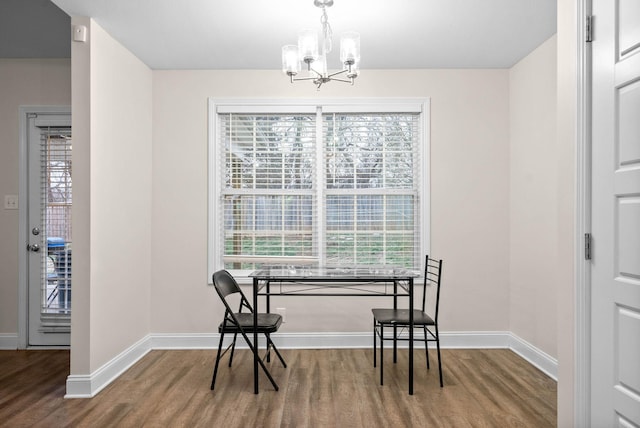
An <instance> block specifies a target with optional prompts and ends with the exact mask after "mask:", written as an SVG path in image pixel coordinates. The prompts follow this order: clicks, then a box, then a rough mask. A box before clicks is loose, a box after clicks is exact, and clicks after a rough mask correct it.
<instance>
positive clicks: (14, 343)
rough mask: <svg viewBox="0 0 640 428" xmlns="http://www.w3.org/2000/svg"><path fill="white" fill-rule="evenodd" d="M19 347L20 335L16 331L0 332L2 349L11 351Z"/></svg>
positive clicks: (0, 348) (0, 347) (0, 346)
mask: <svg viewBox="0 0 640 428" xmlns="http://www.w3.org/2000/svg"><path fill="white" fill-rule="evenodd" d="M16 349H18V335H17V334H14V333H0V350H3V351H10V350H14V351H15V350H16Z"/></svg>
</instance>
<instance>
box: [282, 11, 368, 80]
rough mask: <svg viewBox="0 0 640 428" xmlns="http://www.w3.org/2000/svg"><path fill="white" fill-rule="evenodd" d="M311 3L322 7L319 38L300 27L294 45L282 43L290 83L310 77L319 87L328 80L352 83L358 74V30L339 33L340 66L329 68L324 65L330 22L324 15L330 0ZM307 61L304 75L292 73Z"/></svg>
mask: <svg viewBox="0 0 640 428" xmlns="http://www.w3.org/2000/svg"><path fill="white" fill-rule="evenodd" d="M313 4H315V5H316V6H317V7H319V8H322V16H321V17H320V24H321V29H320V30H321V31H320V40H318V32H317V31H316V30H308V29H305V30H302V31H300V34H299V36H298V44H297V45H287V46H283V47H282V71H283V72H284V73H285V74H286V75H287V76H289V78H290V79H291V83H293V82H295V81H300V80H310V81H311V82H313V84H314V85H316V87H317V89H318V90H319V89H320V87H321V86H322V85H323V84H324V83H327V82H330V81H338V82H346V83H351V84H352V85H353V83H354V80H355V78H356V77H358V69H359V65H360V34H358V33H356V32H354V31H349V32H346V33H343V34H342V36H341V37H340V62H341V63H342V65H343V69H342V70H340V71H336V72H331V73H330V72H329V71H328V68H327V54H329V53H330V52H331V38H332V32H331V26H330V25H329V18H328V17H327V8H328V7H331V6H332V5H333V0H314V2H313ZM303 62H304V63H305V64H307V76H306V77H296V76H297V75H298V73H299V72H300V69H301V64H302V63H303Z"/></svg>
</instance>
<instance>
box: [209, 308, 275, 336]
mask: <svg viewBox="0 0 640 428" xmlns="http://www.w3.org/2000/svg"><path fill="white" fill-rule="evenodd" d="M234 315H235V317H236V319H237V320H238V322H239V323H240V326H241V327H242V329H243V330H244V331H245V332H247V333H248V332H253V330H254V328H253V314H252V313H250V312H241V313H235V314H234ZM280 324H282V315H280V314H266V313H265V314H258V328H257V330H258V333H275V332H276V331H278V328H279V327H280ZM223 328H224V321H223V322H221V323H220V325H219V326H218V332H220V333H222V330H223ZM224 332H225V333H239V332H240V330H239V329H238V328H237V327H236V326H235V325H233V324H231V323H230V322H228V321H227V326H226V328H224Z"/></svg>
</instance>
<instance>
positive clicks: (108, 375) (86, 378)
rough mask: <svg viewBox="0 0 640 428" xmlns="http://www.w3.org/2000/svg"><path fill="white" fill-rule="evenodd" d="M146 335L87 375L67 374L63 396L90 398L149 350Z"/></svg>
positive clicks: (149, 342) (149, 340)
mask: <svg viewBox="0 0 640 428" xmlns="http://www.w3.org/2000/svg"><path fill="white" fill-rule="evenodd" d="M151 349H152V348H151V337H150V336H147V337H145V338H143V339H141V340H140V341H138V342H137V343H135V344H133V345H132V346H130V347H129V348H128V349H126V350H125V351H123V352H121V353H120V355H118V356H116V357H115V358H114V359H112V360H111V361H109V362H108V363H106V364H105V365H103V366H102V367H100V368H99V369H98V370H96V371H95V372H93V373H91V374H89V375H69V377H67V393H66V394H65V396H64V398H91V397H93V396H94V395H96V394H97V393H99V392H100V391H102V389H104V388H105V387H106V386H107V385H109V384H110V383H111V382H113V381H114V380H116V379H117V378H118V377H119V376H120V375H121V374H122V373H124V372H125V371H126V370H127V369H128V368H129V367H131V366H132V365H134V364H135V363H136V362H137V361H138V360H140V359H141V358H142V357H144V356H145V355H146V354H147V353H148V352H149V351H151Z"/></svg>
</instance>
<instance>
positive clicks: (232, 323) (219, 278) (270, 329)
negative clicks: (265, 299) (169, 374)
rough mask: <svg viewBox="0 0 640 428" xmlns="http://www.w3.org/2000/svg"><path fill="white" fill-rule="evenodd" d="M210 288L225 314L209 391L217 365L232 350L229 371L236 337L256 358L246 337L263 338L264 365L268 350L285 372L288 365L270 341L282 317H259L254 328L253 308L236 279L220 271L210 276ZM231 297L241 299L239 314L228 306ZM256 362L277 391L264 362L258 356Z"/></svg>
mask: <svg viewBox="0 0 640 428" xmlns="http://www.w3.org/2000/svg"><path fill="white" fill-rule="evenodd" d="M213 285H214V287H215V289H216V291H217V292H218V295H219V296H220V299H221V300H222V303H223V304H224V307H225V313H224V319H223V320H222V322H221V323H220V325H219V326H218V332H219V333H220V342H219V343H218V353H217V355H216V364H215V367H214V369H213V379H212V380H211V390H213V388H214V387H215V384H216V376H217V374H218V365H219V363H220V359H221V358H222V357H223V356H224V354H226V353H227V351H229V350H231V354H230V356H229V367H231V363H232V362H233V353H234V351H235V347H236V339H237V337H238V333H239V334H240V335H242V337H243V338H244V340H245V341H246V342H247V345H249V349H251V352H253V353H254V354H255V355H258V347H257V345H255V346H254V344H253V343H252V342H251V340H250V339H249V337H248V336H247V335H248V334H253V332H254V330H257V332H258V333H260V334H264V335H265V337H266V338H267V352H266V355H265V357H266V358H267V361H268V360H269V359H270V353H271V349H273V350H274V352H275V353H276V355H277V356H278V358H279V359H280V362H281V363H282V365H283V366H284V367H285V368H286V367H287V364H286V363H285V361H284V358H282V355H280V352H279V351H278V348H276V345H275V344H274V343H273V341H272V340H271V333H275V332H276V331H278V329H279V328H280V325H281V324H282V316H281V315H280V314H272V313H259V314H258V323H257V324H256V325H255V326H254V323H253V308H252V307H251V305H250V304H249V301H248V300H247V298H246V297H245V295H244V293H243V292H242V290H241V289H240V286H238V283H237V282H236V280H235V278H233V276H232V275H231V274H230V273H229V272H227V271H226V270H220V271H218V272H216V273H214V274H213ZM233 295H237V296H238V298H239V299H240V304H239V307H238V310H237V311H235V312H234V311H233V309H232V308H231V306H230V302H229V299H230V297H231V296H233ZM245 309H246V311H247V312H243V310H245ZM231 333H233V341H232V342H231V344H229V346H227V348H226V349H225V350H224V351H222V341H223V340H224V335H225V334H231ZM258 362H259V363H260V366H261V367H262V370H264V372H265V374H266V375H267V377H268V378H269V380H270V381H271V384H272V385H273V387H274V388H275V390H276V391H277V390H278V384H276V382H275V380H273V377H272V376H271V373H269V370H267V367H266V366H265V365H264V361H263V360H262V358H260V356H259V355H258Z"/></svg>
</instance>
